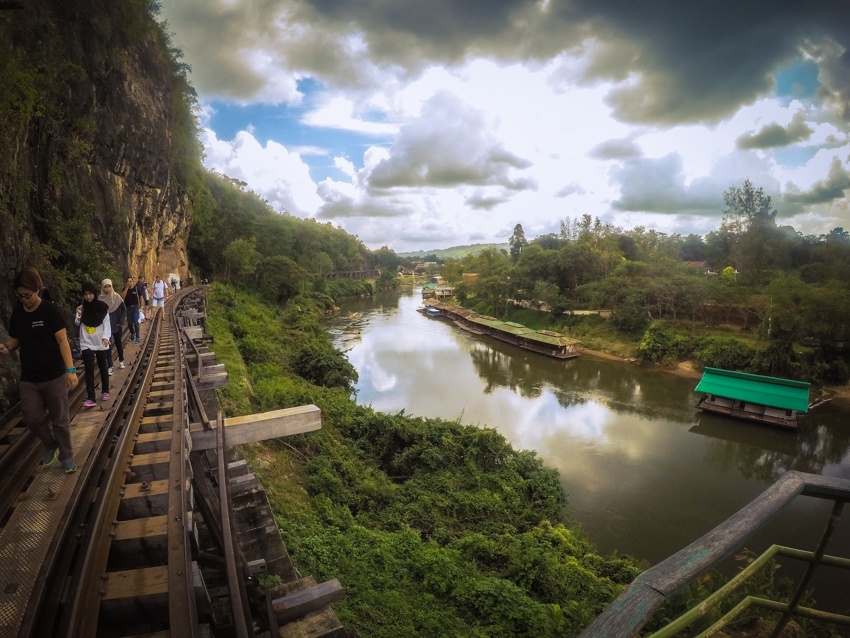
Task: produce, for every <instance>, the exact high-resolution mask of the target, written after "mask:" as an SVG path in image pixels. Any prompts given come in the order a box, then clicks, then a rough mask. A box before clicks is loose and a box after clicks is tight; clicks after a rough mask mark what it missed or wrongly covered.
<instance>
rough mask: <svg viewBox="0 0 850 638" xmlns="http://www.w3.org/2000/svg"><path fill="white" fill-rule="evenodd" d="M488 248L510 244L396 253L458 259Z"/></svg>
mask: <svg viewBox="0 0 850 638" xmlns="http://www.w3.org/2000/svg"><path fill="white" fill-rule="evenodd" d="M488 249H493V250H510V244H472V245H470V246H453V247H452V248H435V249H433V250H416V251H413V252H408V253H398V256H399V257H425V256H426V255H436V256H437V257H438V258H439V259H460V258H461V257H466V256H467V255H475V254H478V253H480V252H483V251H485V250H488Z"/></svg>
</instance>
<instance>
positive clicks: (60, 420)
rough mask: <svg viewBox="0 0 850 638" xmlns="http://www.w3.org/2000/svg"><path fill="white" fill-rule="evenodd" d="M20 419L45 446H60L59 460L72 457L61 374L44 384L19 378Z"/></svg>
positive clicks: (65, 386)
mask: <svg viewBox="0 0 850 638" xmlns="http://www.w3.org/2000/svg"><path fill="white" fill-rule="evenodd" d="M21 418H22V419H23V421H24V423H25V424H26V426H27V427H28V428H29V429H30V430H31V431H32V433H33V434H35V435H36V436H37V437H38V438H39V439H40V440H41V443H42V445H44V447H45V448H46V449H48V450H49V449H52V448H54V447H56V446H57V445H58V446H59V460H60V461H64V460H65V459H70V458H71V457H72V456H73V450H72V449H71V431H70V430H69V421H68V382H67V381H66V380H65V375H64V374H63V375H62V376H61V377H57V378H56V379H53V381H45V382H43V383H31V382H29V381H21Z"/></svg>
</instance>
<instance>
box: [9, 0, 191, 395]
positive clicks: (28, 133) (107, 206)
mask: <svg viewBox="0 0 850 638" xmlns="http://www.w3.org/2000/svg"><path fill="white" fill-rule="evenodd" d="M147 4H148V3H147V2H145V1H143V0H122V1H121V2H111V1H106V0H38V1H35V0H33V1H32V2H30V1H27V2H24V8H23V9H20V10H11V11H10V10H0V86H2V90H0V121H2V123H3V124H2V125H0V283H2V285H1V286H0V339H6V338H7V337H8V333H7V331H6V327H7V325H8V319H9V315H10V313H11V310H12V307H13V304H14V303H15V301H14V296H13V291H12V289H11V283H12V279H13V277H14V275H15V273H16V272H17V271H18V270H19V269H20V268H21V267H22V266H24V265H35V266H36V267H38V268H39V270H41V272H42V274H43V275H44V278H45V280H46V283H47V284H48V285H49V286H50V287H51V290H55V291H58V292H59V295H58V296H59V297H60V303H61V304H62V305H63V306H64V307H65V309H66V310H69V307H70V305H71V304H72V303H73V295H74V291H76V290H77V287H78V286H79V283H80V282H79V281H78V280H79V279H81V278H83V277H90V278H92V279H94V280H96V281H99V279H100V278H103V277H106V276H108V274H114V276H123V275H127V274H132V275H134V276H135V275H138V274H140V273H144V274H145V275H146V276H147V277H149V278H150V279H153V276H154V275H155V274H157V272H160V274H161V273H168V272H176V273H180V274H181V276H182V277H187V276H189V273H188V259H187V256H186V239H187V236H188V232H189V223H190V214H191V201H190V197H189V195H188V188H187V184H186V182H187V177H186V175H187V174H188V170H187V168H186V167H187V166H191V165H192V161H193V158H191V157H189V158H188V159H187V158H186V155H187V152H188V153H189V154H190V155H191V151H192V150H193V149H194V148H195V146H193V145H196V141H194V142H193V141H188V142H187V141H186V138H187V136H189V137H193V138H194V128H193V127H192V128H190V129H187V127H186V122H187V118H186V113H187V107H186V100H185V95H186V87H187V84H186V83H185V80H182V81H181V77H180V75H179V74H178V73H177V72H176V71H175V65H174V62H173V60H172V57H171V56H169V51H168V42H167V40H165V39H164V38H163V35H162V32H161V30H160V29H159V27H158V26H157V25H156V22H155V20H154V19H152V18H151V16H150V15H148V13H147ZM187 149H188V151H187ZM181 161H182V164H181ZM194 161H195V162H197V161H199V160H198V158H197V157H196V158H194ZM97 270H103V271H107V272H102V273H101V272H93V271H97ZM109 271H111V272H109ZM16 383H17V370H16V364H15V362H14V361H12V362H10V361H9V360H8V359H6V360H5V361H4V360H0V410H3V409H4V408H6V407H7V406H8V405H9V402H10V401H12V400H14V399H15V394H16V391H15V390H16Z"/></svg>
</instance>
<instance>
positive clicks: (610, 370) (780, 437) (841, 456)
mask: <svg viewBox="0 0 850 638" xmlns="http://www.w3.org/2000/svg"><path fill="white" fill-rule="evenodd" d="M419 305H420V301H419V298H418V296H416V295H412V294H408V295H403V296H401V297H397V296H393V297H389V298H381V299H379V300H378V301H377V302H372V301H371V300H358V301H356V302H354V303H352V304H350V305H346V307H345V309H344V310H343V312H342V313H341V315H340V317H338V318H337V319H335V320H333V321H332V322H330V325H329V331H330V333H331V335H332V336H333V339H334V341H335V343H336V344H337V345H338V346H339V347H341V348H342V349H345V350H348V356H349V359H350V360H351V362H352V364H353V365H354V366H355V367H356V368H357V370H358V373H359V374H360V381H359V382H358V385H357V391H358V396H357V400H358V402H360V403H363V404H371V405H372V406H373V407H375V408H376V409H378V410H381V411H385V412H398V411H400V410H405V411H406V412H407V413H409V414H416V415H421V416H429V417H442V418H446V419H460V420H461V421H462V422H464V423H471V424H476V425H487V426H490V427H494V428H496V429H497V430H498V431H499V432H501V433H502V434H503V435H505V437H506V438H508V440H510V441H511V443H512V444H513V445H514V446H516V447H519V448H525V449H533V450H536V451H537V452H538V453H539V454H540V456H541V457H542V458H543V460H544V461H545V462H546V463H547V464H549V465H551V466H553V467H555V468H557V469H558V470H559V471H560V473H561V477H562V480H563V483H564V487H565V488H566V490H567V492H568V494H569V499H570V503H571V506H572V507H573V509H574V512H575V518H576V521H577V522H579V523H580V524H581V525H582V526H583V527H584V528H585V530H586V531H587V532H588V534H589V535H590V536H591V538H593V540H594V542H595V543H596V544H597V546H598V547H599V549H600V550H601V551H603V552H610V551H613V550H618V551H620V552H621V553H629V554H634V555H636V556H640V557H643V558H647V559H649V560H650V561H653V562H655V561H658V560H661V559H663V558H665V557H667V556H669V555H670V554H672V553H674V552H676V551H678V550H679V549H681V548H682V547H684V546H686V545H688V544H689V543H690V542H692V541H693V540H695V539H696V538H698V537H699V536H700V535H702V534H704V533H705V532H707V531H709V530H710V529H712V528H713V527H714V526H715V525H717V524H718V523H720V522H721V521H722V520H724V519H725V518H727V517H728V516H730V515H731V514H733V513H734V512H736V511H737V510H738V509H740V508H741V507H742V506H743V505H745V504H746V503H747V502H748V501H750V500H752V499H753V498H754V497H755V496H757V495H758V494H760V493H761V492H762V491H764V489H765V488H766V487H767V486H768V485H769V484H770V483H772V482H773V481H775V480H776V479H777V478H778V477H779V476H781V475H782V474H783V473H784V472H786V471H787V470H789V469H794V470H801V471H805V472H812V473H820V474H828V475H833V476H841V477H845V478H850V419H848V413H847V412H846V411H845V409H844V408H843V407H842V406H840V405H839V404H827V405H825V406H822V407H821V408H818V409H817V410H816V411H815V412H814V413H813V414H812V415H811V416H810V417H809V420H808V421H807V422H806V423H805V424H804V426H803V427H801V428H800V429H798V430H796V431H784V430H778V429H775V428H770V427H767V426H762V425H756V424H748V423H745V422H739V421H733V420H728V419H724V418H722V417H720V416H716V415H708V414H702V413H700V412H698V411H697V410H696V409H695V408H694V405H695V404H696V401H697V396H696V395H695V394H694V392H693V388H694V386H695V385H696V382H695V380H693V379H683V378H679V377H674V376H671V375H668V374H660V373H657V372H648V371H646V370H643V369H641V368H640V367H637V366H633V365H629V364H626V363H622V362H615V361H607V360H601V359H596V358H593V357H589V356H585V357H581V358H580V359H574V360H568V361H561V360H555V359H550V358H548V357H545V356H543V355H538V354H535V353H531V352H527V351H525V350H521V349H518V348H515V347H513V346H510V345H508V344H505V343H502V342H501V341H497V340H494V339H492V338H487V337H482V336H476V335H472V334H469V333H466V332H464V331H462V330H460V329H458V328H457V327H455V326H454V325H452V324H450V323H447V322H444V321H436V320H433V319H428V318H426V317H423V316H422V315H420V314H419V313H417V312H416V307H417V306H419ZM351 313H359V315H358V314H355V315H353V316H352V314H351ZM347 330H348V331H351V330H359V334H356V335H352V334H347V333H346V331H347ZM813 515H817V516H821V515H824V516H828V506H827V509H826V510H824V504H823V503H821V502H817V503H815V504H801V505H795V506H794V507H789V508H788V509H787V511H783V513H782V515H781V516H780V518H779V520H778V521H777V523H776V524H775V525H772V526H768V527H767V528H766V529H765V531H764V535H765V536H764V539H768V540H769V542H783V543H784V542H787V543H789V544H795V543H796V546H798V547H807V548H811V547H813V544H814V542H815V541H816V539H817V535H818V534H819V533H820V528H817V529H815V528H813V527H812V526H810V525H809V524H808V522H809V521H810V520H811V517H812V516H813ZM848 524H850V521H847V522H845V521H842V526H844V527H843V528H842V529H844V530H846V528H847V525H848ZM835 538H836V541H835V542H836V544H837V546H838V547H837V548H832V552H831V553H838V554H841V555H845V556H847V555H850V534H848V533H843V534H836V537H835ZM777 539H781V540H777Z"/></svg>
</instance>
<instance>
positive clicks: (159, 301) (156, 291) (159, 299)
mask: <svg viewBox="0 0 850 638" xmlns="http://www.w3.org/2000/svg"><path fill="white" fill-rule="evenodd" d="M167 290H168V285H167V284H166V283H165V282H164V281H163V280H162V277H160V276H159V275H157V276H156V281H154V282H153V307H154V308H156V307H157V306H162V307H163V308H164V307H165V294H166V291H167Z"/></svg>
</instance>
